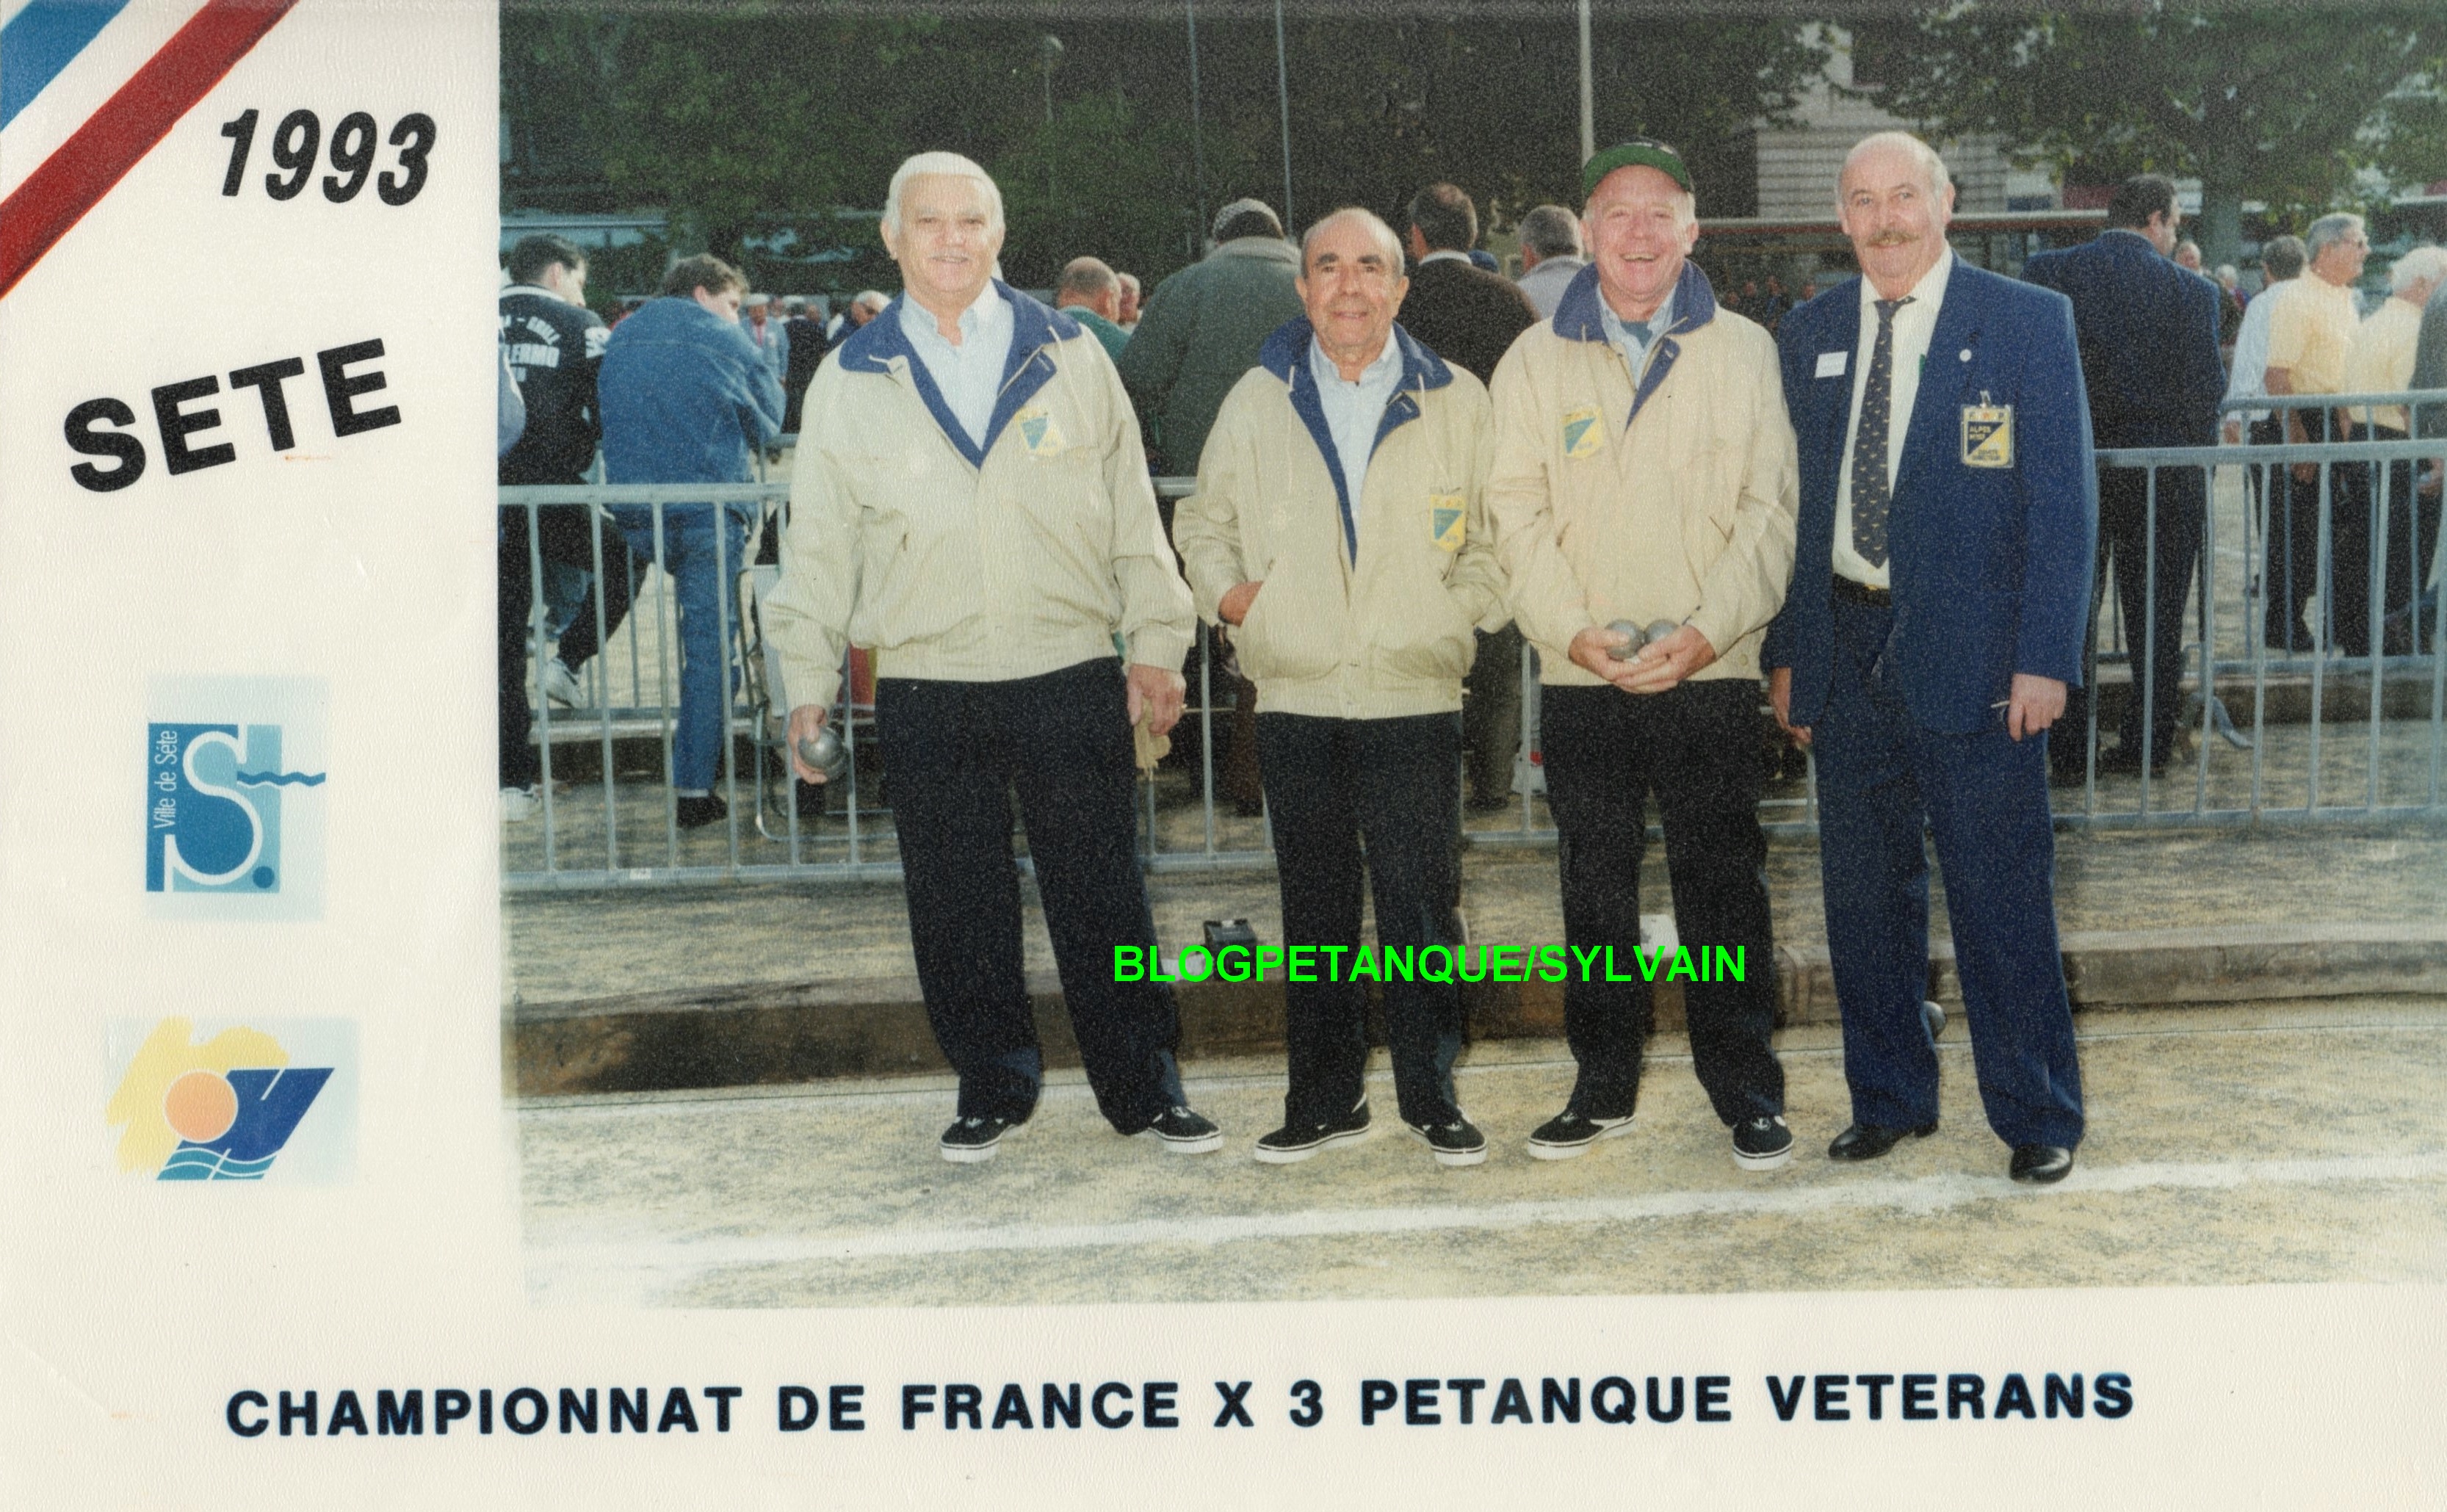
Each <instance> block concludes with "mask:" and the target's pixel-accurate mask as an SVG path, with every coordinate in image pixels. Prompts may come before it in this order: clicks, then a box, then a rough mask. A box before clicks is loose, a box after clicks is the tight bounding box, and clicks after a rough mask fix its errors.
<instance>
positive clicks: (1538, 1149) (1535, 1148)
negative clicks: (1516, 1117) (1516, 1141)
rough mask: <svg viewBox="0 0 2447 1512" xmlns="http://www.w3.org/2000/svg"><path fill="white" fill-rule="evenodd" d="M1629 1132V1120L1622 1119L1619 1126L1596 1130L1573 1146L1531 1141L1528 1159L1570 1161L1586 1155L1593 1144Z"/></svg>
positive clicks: (1614, 1125)
mask: <svg viewBox="0 0 2447 1512" xmlns="http://www.w3.org/2000/svg"><path fill="white" fill-rule="evenodd" d="M1630 1132H1631V1120H1629V1119H1624V1120H1623V1121H1622V1122H1621V1123H1619V1124H1609V1125H1606V1126H1605V1127H1603V1128H1602V1129H1600V1130H1598V1131H1597V1132H1596V1133H1595V1134H1592V1135H1590V1136H1589V1137H1588V1138H1587V1139H1584V1140H1582V1141H1580V1142H1579V1143H1575V1144H1544V1143H1539V1142H1538V1141H1536V1140H1534V1139H1533V1140H1531V1141H1530V1142H1529V1158H1530V1159H1531V1160H1533V1161H1568V1160H1572V1159H1575V1158H1576V1157H1578V1156H1582V1155H1585V1154H1587V1153H1588V1148H1589V1146H1590V1145H1592V1144H1595V1143H1597V1142H1598V1141H1600V1140H1610V1139H1613V1138H1615V1137H1616V1136H1617V1135H1622V1134H1628V1133H1630Z"/></svg>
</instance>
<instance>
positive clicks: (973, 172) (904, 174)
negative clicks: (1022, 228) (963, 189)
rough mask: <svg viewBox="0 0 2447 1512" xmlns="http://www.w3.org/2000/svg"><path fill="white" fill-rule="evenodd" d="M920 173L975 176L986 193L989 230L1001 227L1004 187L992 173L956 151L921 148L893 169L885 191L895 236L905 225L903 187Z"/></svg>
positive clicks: (888, 218) (887, 220)
mask: <svg viewBox="0 0 2447 1512" xmlns="http://www.w3.org/2000/svg"><path fill="white" fill-rule="evenodd" d="M921 174H941V175H943V176H944V177H946V178H951V179H971V180H976V181H977V185H978V187H979V189H980V190H981V191H982V192H983V193H984V195H985V197H986V228H987V229H988V230H990V231H999V230H1001V229H1002V190H1001V189H999V188H997V187H996V184H995V181H994V178H993V176H992V175H990V174H988V173H987V172H986V171H985V170H984V169H983V168H980V167H978V166H977V164H976V163H974V162H972V161H969V160H968V159H966V158H963V157H961V156H960V155H959V154H958V153H957V152H921V153H919V154H917V155H916V156H914V157H911V158H907V159H904V160H902V161H901V166H900V167H898V168H896V169H894V170H893V171H892V187H891V188H889V189H887V190H885V191H884V193H883V223H884V224H885V225H887V226H890V227H891V228H892V230H893V233H894V234H895V235H896V236H897V235H899V234H900V232H901V230H902V229H903V228H902V226H901V189H902V187H903V186H905V185H906V184H907V183H908V182H909V180H912V179H915V178H918V177H919V176H920V175H921Z"/></svg>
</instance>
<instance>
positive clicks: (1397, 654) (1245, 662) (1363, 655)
mask: <svg viewBox="0 0 2447 1512" xmlns="http://www.w3.org/2000/svg"><path fill="white" fill-rule="evenodd" d="M1300 255H1301V272H1300V277H1299V293H1300V302H1301V304H1302V305H1303V306H1305V307H1306V311H1307V313H1305V314H1304V315H1301V316H1299V317H1296V318H1295V319H1293V320H1291V321H1289V322H1286V323H1285V324H1284V325H1283V326H1282V327H1281V328H1280V329H1279V330H1277V331H1275V332H1274V334H1273V335H1272V336H1270V337H1268V338H1267V341H1266V344H1265V347H1264V349H1263V350H1262V352H1261V355H1260V357H1259V365H1258V366H1257V367H1256V368H1253V369H1250V370H1249V371H1248V373H1246V374H1245V375H1244V376H1242V379H1241V381H1240V382H1239V383H1238V384H1237V385H1236V386H1235V387H1233V388H1232V390H1231V392H1230V393H1229V394H1228V395H1227V396H1226V397H1225V399H1224V401H1223V409H1222V412H1221V413H1220V414H1218V415H1217V417H1216V421H1215V427H1214V429H1213V430H1212V431H1211V432H1209V434H1208V436H1207V440H1206V446H1205V453H1204V455H1203V457H1202V458H1201V460H1200V463H1199V468H1198V492H1197V494H1196V495H1195V496H1194V497H1192V498H1190V499H1186V500H1184V501H1182V503H1181V505H1180V508H1179V510H1178V511H1177V513H1176V514H1175V516H1174V525H1173V535H1174V539H1175V541H1176V542H1177V543H1178V545H1179V546H1180V548H1181V555H1182V560H1183V561H1184V562H1185V563H1186V566H1187V569H1188V573H1189V581H1190V588H1191V591H1192V593H1193V594H1194V595H1196V597H1197V601H1198V607H1199V612H1200V613H1201V614H1205V616H1206V617H1207V618H1208V619H1209V620H1212V621H1219V622H1221V623H1223V624H1225V625H1229V626H1230V627H1232V629H1231V635H1232V639H1233V643H1234V645H1235V646H1236V647H1237V648H1238V650H1239V652H1240V660H1241V669H1242V671H1243V672H1244V673H1245V674H1246V675H1247V676H1248V677H1249V679H1250V680H1251V681H1252V682H1254V683H1255V684H1256V685H1257V688H1258V715H1257V726H1258V765H1259V768H1260V771H1261V777H1262V780H1263V782H1264V784H1265V793H1266V802H1267V805H1268V807H1269V809H1270V811H1271V813H1272V815H1273V819H1274V831H1275V854H1276V861H1277V867H1278V871H1279V873H1280V879H1281V885H1282V903H1283V941H1284V944H1285V945H1286V946H1289V947H1295V948H1297V947H1302V946H1306V947H1312V948H1317V949H1318V956H1317V959H1318V960H1319V961H1321V962H1325V963H1327V964H1326V965H1325V966H1324V967H1323V968H1322V969H1321V970H1320V971H1319V972H1318V973H1317V975H1318V978H1319V979H1316V980H1309V981H1301V980H1299V979H1297V978H1294V979H1292V980H1289V981H1287V982H1286V983H1285V985H1284V1005H1285V1013H1286V1020H1287V1022H1286V1025H1285V1039H1286V1041H1287V1049H1288V1058H1289V1063H1290V1089H1289V1092H1288V1094H1287V1095H1286V1097H1285V1099H1284V1123H1283V1126H1282V1127H1281V1128H1280V1129H1277V1130H1276V1131H1274V1132H1273V1133H1271V1134H1268V1135H1266V1136H1265V1137H1264V1138H1262V1139H1261V1140H1260V1141H1259V1142H1258V1147H1257V1156H1258V1159H1259V1160H1261V1161H1264V1162H1270V1163H1275V1164H1284V1163H1289V1162H1294V1161H1302V1160H1306V1159H1308V1158H1309V1157H1310V1156H1312V1155H1315V1154H1316V1153H1318V1151H1319V1150H1322V1149H1325V1148H1327V1147H1329V1146H1331V1145H1335V1144H1341V1143H1354V1142H1356V1141H1358V1140H1362V1139H1365V1138H1367V1137H1368V1135H1369V1133H1370V1129H1371V1125H1370V1114H1369V1108H1368V1099H1367V1093H1366V1087H1365V1081H1364V1077H1365V1073H1366V1070H1367V1065H1368V1034H1367V1029H1366V1026H1365V1023H1364V1012H1365V1010H1366V1007H1367V986H1368V980H1369V979H1370V977H1371V975H1373V974H1374V973H1373V971H1372V969H1371V968H1372V962H1371V961H1370V960H1369V959H1368V958H1366V957H1362V956H1360V955H1359V954H1357V948H1358V946H1359V916H1360V886H1361V879H1362V877H1361V874H1362V863H1361V860H1360V855H1361V845H1362V843H1363V841H1364V843H1365V845H1366V854H1367V860H1366V865H1365V871H1366V879H1367V882H1368V884H1369V885H1370V886H1371V887H1372V888H1373V889H1374V893H1375V903H1376V936H1377V940H1378V942H1379V944H1380V945H1381V946H1382V947H1384V948H1385V949H1386V950H1388V951H1400V950H1402V949H1404V948H1406V947H1407V948H1409V949H1410V950H1411V951H1412V952H1413V953H1415V952H1416V951H1418V949H1419V948H1420V947H1431V948H1432V947H1437V946H1442V947H1445V948H1446V949H1448V950H1450V949H1451V948H1452V947H1453V946H1455V945H1456V944H1457V943H1458V942H1457V941H1455V940H1452V939H1451V938H1449V937H1447V929H1448V920H1449V919H1450V918H1451V899H1452V897H1453V892H1454V878H1453V867H1454V864H1455V855H1454V850H1453V843H1452V841H1453V836H1454V833H1455V826H1456V825H1457V824H1458V823H1459V816H1460V807H1459V805H1460V802H1461V789H1460V775H1459V774H1460V761H1461V713H1460V710H1461V701H1462V697H1461V694H1462V676H1463V674H1464V673H1466V672H1468V671H1470V657H1471V655H1472V653H1473V652H1474V651H1475V649H1476V635H1475V632H1477V631H1479V630H1482V629H1486V630H1494V629H1498V628H1500V627H1501V626H1502V625H1503V624H1504V622H1505V618H1506V615H1505V611H1504V607H1503V593H1502V583H1501V579H1500V577H1499V576H1498V574H1497V572H1496V567H1495V559H1494V557H1493V555H1492V553H1491V551H1490V550H1489V546H1490V541H1489V533H1488V524H1487V516H1486V511H1485V506H1484V503H1483V501H1482V489H1483V486H1484V483H1485V481H1486V477H1487V463H1488V453H1487V430H1488V406H1487V391H1486V390H1485V389H1484V388H1483V387H1480V385H1479V382H1478V380H1477V379H1475V378H1473V377H1471V376H1470V374H1469V373H1467V372H1464V371H1461V370H1459V369H1454V368H1451V367H1448V366H1447V365H1446V364H1445V363H1444V362H1442V361H1441V360H1439V359H1438V358H1437V357H1436V355H1435V354H1434V353H1433V352H1432V351H1430V350H1427V349H1426V348H1424V347H1422V346H1420V345H1419V344H1418V343H1417V342H1415V341H1413V340H1412V339H1411V337H1410V335H1409V334H1408V333H1406V332H1405V331H1403V330H1402V329H1401V328H1400V327H1399V326H1397V325H1395V324H1394V313H1395V312H1396V311H1398V310H1399V309H1400V308H1401V303H1402V295H1403V293H1405V292H1406V291H1407V290H1408V289H1409V287H1410V281H1409V280H1408V279H1407V278H1405V277H1403V275H1402V249H1401V244H1400V243H1399V242H1398V241H1396V240H1395V239H1394V233H1393V232H1392V230H1391V229H1389V228H1388V227H1387V226H1386V224H1385V222H1384V221H1382V220H1380V219H1378V218H1377V217H1375V216H1374V215H1372V214H1370V213H1369V212H1367V211H1365V210H1338V211H1337V212H1335V213H1334V214H1333V215H1330V216H1328V217H1325V218H1324V219H1322V220H1320V221H1318V223H1317V224H1316V225H1315V226H1313V227H1311V228H1310V230H1309V233H1308V235H1307V236H1306V237H1305V238H1304V240H1303V242H1302V244H1301V249H1300ZM1429 954H1430V957H1431V959H1433V958H1434V953H1433V951H1432V949H1431V950H1430V952H1429ZM1413 958H1415V955H1414V957H1413ZM1442 974H1443V975H1444V976H1445V978H1446V979H1445V980H1444V981H1442V982H1434V981H1424V980H1415V979H1410V980H1405V979H1397V978H1394V977H1391V976H1389V977H1388V978H1387V979H1386V980H1385V982H1384V994H1385V1020H1386V1033H1387V1037H1388V1039H1389V1040H1390V1041H1391V1042H1392V1046H1393V1052H1394V1093H1395V1096H1396V1098H1397V1100H1398V1102H1399V1104H1400V1111H1401V1115H1402V1122H1403V1123H1404V1124H1405V1125H1408V1126H1409V1127H1410V1130H1411V1132H1412V1133H1413V1134H1414V1135H1416V1136H1417V1137H1418V1138H1419V1139H1421V1140H1422V1141H1424V1142H1425V1143H1427V1145H1428V1147H1429V1149H1430V1151H1431V1152H1432V1154H1433V1156H1434V1158H1435V1159H1436V1160H1437V1161H1438V1162H1441V1163H1443V1164H1446V1165H1470V1164H1475V1163H1477V1162H1481V1161H1484V1160H1485V1159H1486V1158H1487V1141H1486V1139H1485V1138H1484V1137H1483V1136H1482V1135H1481V1134H1480V1133H1479V1131H1478V1130H1477V1128H1475V1127H1474V1126H1472V1125H1471V1124H1470V1121H1469V1120H1468V1119H1467V1118H1465V1117H1464V1116H1463V1115H1462V1111H1461V1107H1460V1105H1459V1104H1458V1103H1457V1102H1456V1101H1455V1099H1454V1092H1453V1077H1452V1067H1453V1060H1454V1057H1455V1056H1456V1055H1457V1054H1458V1053H1459V1051H1460V1049H1461V1001H1460V995H1459V989H1458V988H1457V987H1456V986H1455V985H1454V983H1453V981H1452V979H1451V978H1452V973H1450V972H1445V973H1442Z"/></svg>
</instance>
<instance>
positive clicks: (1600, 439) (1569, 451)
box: [1564, 405, 1605, 462]
mask: <svg viewBox="0 0 2447 1512" xmlns="http://www.w3.org/2000/svg"><path fill="white" fill-rule="evenodd" d="M1604 445H1605V426H1603V425H1600V424H1598V408H1597V406H1595V405H1583V406H1581V407H1580V408H1578V409H1575V410H1572V411H1571V412H1570V413H1568V414H1566V415H1565V416H1564V455H1565V456H1566V457H1569V458H1571V459H1572V460H1573V461H1575V462H1578V461H1580V460H1582V459H1583V458H1587V457H1594V456H1596V455H1597V454H1598V452H1599V450H1600V448H1602V447H1603V446H1604Z"/></svg>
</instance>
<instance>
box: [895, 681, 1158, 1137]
mask: <svg viewBox="0 0 2447 1512" xmlns="http://www.w3.org/2000/svg"><path fill="white" fill-rule="evenodd" d="M875 728H876V736H877V738H878V740H880V741H881V742H882V753H883V761H884V769H885V770H887V771H889V772H890V773H891V774H892V818H893V823H894V826H895V828H896V829H897V830H898V832H899V834H900V840H901V873H902V877H903V879H904V882H905V890H906V892H907V895H908V900H909V934H910V939H911V943H912V944H913V946H914V947H915V950H916V954H917V957H918V983H919V986H920V989H921V990H922V991H923V992H924V993H925V997H926V1018H927V1022H928V1023H929V1024H931V1025H932V1026H933V1028H934V1030H935V1043H936V1044H937V1045H938V1046H939V1047H940V1048H941V1049H942V1051H943V1057H944V1059H946V1060H948V1061H950V1062H951V1063H952V1068H953V1069H954V1070H956V1071H958V1073H959V1077H960V1099H959V1112H960V1116H961V1117H963V1118H970V1117H979V1118H1002V1119H1010V1120H1013V1121H1015V1122H1017V1121H1020V1120H1024V1119H1026V1118H1027V1117H1028V1116H1029V1114H1030V1113H1032V1112H1033V1111H1034V1109H1035V1107H1036V1095H1037V1090H1038V1088H1039V1087H1041V1086H1042V1085H1043V1082H1044V1075H1045V1057H1044V1052H1043V1050H1042V1049H1040V1048H1039V1046H1038V1043H1037V1037H1036V1016H1035V1013H1034V1011H1033V1010H1032V1009H1031V1008H1030V1006H1029V1001H1028V986H1027V981H1026V979H1025V977H1024V975H1023V973H1022V971H1021V954H1020V941H1019V929H1020V906H1019V869H1018V866H1017V865H1016V863H1015V861H1014V860H1013V858H1012V841H1011V835H1012V823H1011V821H1012V807H1011V800H1012V794H1013V792H1014V791H1015V790H1016V792H1017V793H1018V795H1019V813H1020V819H1021V822H1023V823H1025V824H1026V825H1027V826H1028V850H1029V855H1030V856H1031V858H1032V859H1033V860H1034V862H1035V866H1036V888H1037V894H1038V897H1039V898H1040V900H1041V901H1042V902H1043V904H1044V907H1045V926H1046V930H1047V933H1049V934H1050V935H1051V936H1053V964H1054V968H1055V970H1056V971H1057V972H1059V973H1060V974H1061V977H1062V1001H1063V1005H1064V1007H1066V1008H1067V1009H1068V1010H1069V1011H1070V1014H1071V1028H1072V1033H1073V1034H1074V1035H1075V1036H1076V1037H1077V1039H1078V1041H1079V1059H1080V1062H1081V1063H1082V1064H1083V1065H1084V1066H1085V1067H1086V1068H1087V1072H1088V1084H1089V1086H1090V1087H1092V1088H1094V1090H1095V1093H1096V1106H1097V1108H1098V1109H1099V1110H1100V1111H1102V1112H1103V1114H1104V1115H1105V1118H1106V1120H1107V1121H1108V1122H1109V1123H1110V1124H1111V1125H1113V1127H1114V1128H1116V1129H1119V1130H1120V1131H1121V1132H1123V1133H1125V1134H1135V1133H1137V1132H1138V1131H1139V1130H1140V1129H1143V1128H1145V1127H1147V1125H1148V1124H1149V1123H1151V1122H1152V1121H1153V1120H1154V1119H1155V1118H1156V1116H1157V1115H1158V1114H1160V1113H1162V1112H1163V1111H1164V1110H1165V1109H1166V1108H1167V1107H1170V1106H1173V1105H1174V1104H1176V1103H1179V1102H1181V1101H1182V1092H1181V1072H1180V1070H1179V1069H1178V1068H1177V1067H1176V1065H1175V1064H1174V1060H1173V1046H1174V1043H1175V1041H1176V1040H1177V1039H1178V1037H1179V1020H1178V1017H1177V1015H1176V1012H1175V1009H1174V1005H1173V999H1172V991H1171V989H1170V988H1169V987H1167V986H1166V985H1164V984H1163V983H1160V982H1147V981H1137V982H1116V981H1115V980H1113V976H1114V972H1113V951H1114V947H1116V946H1122V945H1130V946H1136V947H1138V948H1140V949H1142V950H1151V949H1152V948H1153V947H1154V944H1155V921H1154V919H1153V918H1152V917H1151V916H1150V915H1149V914H1148V899H1147V886H1146V882H1145V879H1143V878H1142V877H1141V876H1140V874H1139V863H1138V857H1137V854H1136V851H1135V849H1134V847H1135V844H1136V842H1137V839H1138V822H1137V820H1136V817H1135V815H1134V812H1133V810H1132V806H1131V797H1132V794H1133V793H1134V791H1135V790H1136V784H1137V768H1136V766H1135V765H1134V757H1133V755H1132V751H1131V746H1130V726H1129V706H1128V694H1127V692H1126V690H1125V685H1124V682H1123V678H1122V664H1121V663H1120V661H1118V660H1116V659H1113V658H1100V659H1098V660H1095V661H1086V662H1081V663H1079V664H1078V665H1077V666H1075V667H1066V668H1064V669H1062V670H1061V671H1054V672H1048V673H1046V674H1044V675H1043V676H1039V677H1022V678H1015V679H1013V680H1011V681H1008V682H991V683H965V682H945V681H935V680H920V679H916V678H907V677H886V678H882V679H879V680H878V681H877V683H876V690H875Z"/></svg>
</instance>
